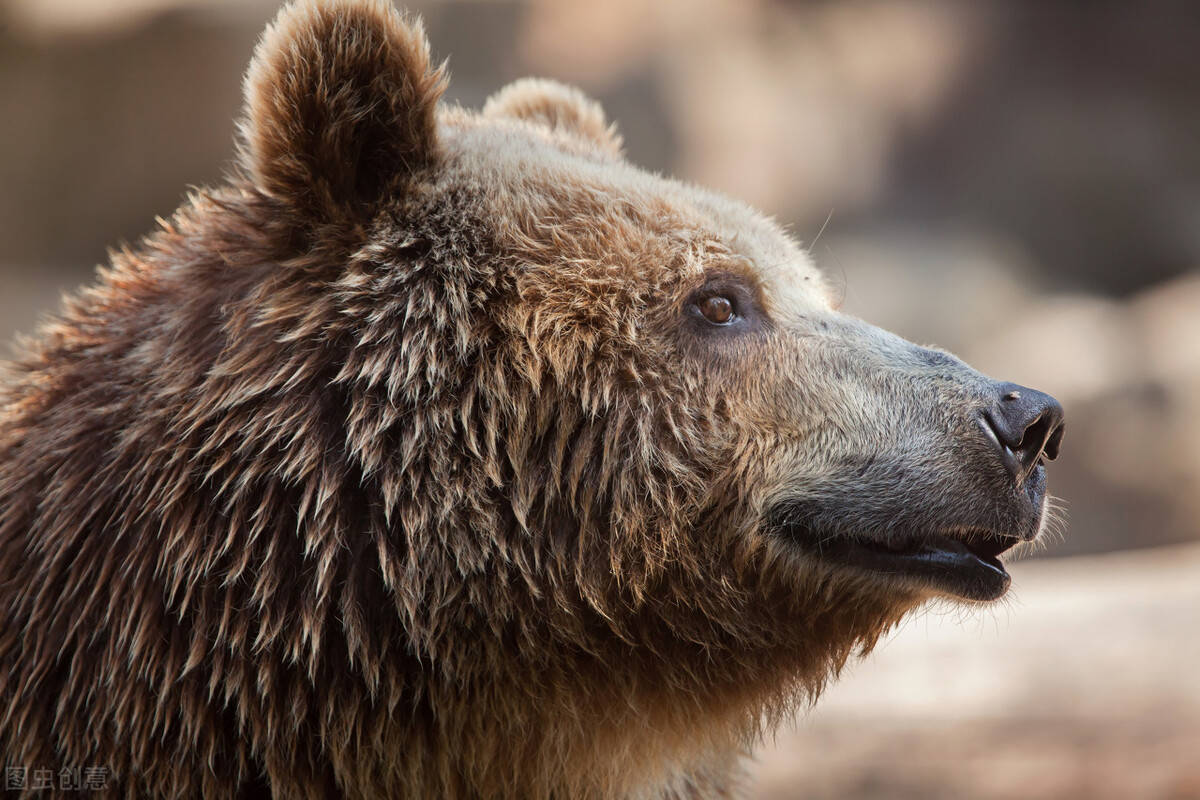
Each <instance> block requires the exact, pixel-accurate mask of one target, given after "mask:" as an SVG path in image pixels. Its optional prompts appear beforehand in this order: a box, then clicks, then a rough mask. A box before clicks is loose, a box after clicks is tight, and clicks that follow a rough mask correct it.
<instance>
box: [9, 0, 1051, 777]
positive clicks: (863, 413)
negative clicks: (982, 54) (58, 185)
mask: <svg viewBox="0 0 1200 800" xmlns="http://www.w3.org/2000/svg"><path fill="white" fill-rule="evenodd" d="M444 83H445V75H444V72H443V71H442V70H441V69H436V68H433V67H432V66H431V64H430V57H429V48H428V45H427V44H426V42H425V39H424V36H423V33H422V30H421V27H420V25H419V24H418V23H416V22H415V21H411V20H406V19H405V18H403V17H402V16H401V15H400V14H399V13H398V12H396V11H395V10H394V9H392V8H391V7H390V6H389V5H388V4H387V3H386V0H336V1H334V2H317V1H316V0H302V1H301V2H297V3H295V4H293V5H291V6H289V7H287V8H285V9H284V10H283V11H282V12H281V13H280V15H279V17H278V18H277V19H276V21H275V22H274V23H273V24H272V25H271V26H270V28H269V29H268V30H267V32H266V33H265V35H264V36H263V38H262V41H261V43H260V44H259V46H258V49H257V52H256V54H255V56H254V60H253V63H252V64H251V66H250V69H249V72H248V75H247V78H246V90H245V91H246V105H245V114H244V117H243V118H242V120H241V123H240V138H239V156H238V162H237V166H236V168H235V170H234V172H233V174H232V175H231V177H230V178H229V180H228V182H227V183H226V184H225V185H223V186H220V187H218V188H216V189H213V190H209V191H203V192H197V193H195V194H194V195H192V196H191V197H190V198H189V199H188V201H187V202H186V203H185V204H184V205H183V207H182V208H180V209H179V210H178V211H177V212H176V214H175V215H174V216H173V217H172V218H171V219H170V220H169V221H167V222H164V223H162V225H161V229H160V230H158V231H157V232H155V233H154V234H152V235H151V236H149V237H148V238H147V239H146V240H144V241H143V242H142V243H141V244H140V245H138V246H137V247H136V248H132V249H125V250H122V251H120V252H118V253H115V254H114V255H113V256H112V263H111V266H109V267H108V268H106V269H104V270H102V271H101V274H100V276H99V278H98V280H97V282H96V284H95V285H94V286H92V287H91V288H87V289H84V290H83V291H82V292H80V293H79V294H77V295H76V296H74V297H73V298H71V299H70V300H68V301H67V302H66V304H65V305H64V307H63V309H62V310H61V312H60V313H59V315H58V316H57V318H56V319H55V320H54V321H52V322H50V323H48V324H46V325H45V326H43V327H42V329H41V330H40V333H39V334H38V336H37V338H36V339H34V340H32V341H31V342H28V343H27V347H26V352H25V354H24V355H23V356H22V357H21V360H20V362H19V363H18V364H16V365H14V368H13V370H12V375H11V377H10V379H9V381H8V383H7V385H6V387H5V389H4V394H3V396H2V400H0V403H2V404H0V615H2V618H0V755H2V756H3V760H4V763H5V765H7V766H11V767H13V768H14V771H13V772H12V774H11V775H9V776H8V777H10V778H12V779H14V780H16V779H17V778H20V779H21V780H24V778H25V775H26V774H34V771H45V772H48V771H50V770H53V771H54V773H55V774H56V775H57V774H59V771H66V772H64V773H63V774H70V773H69V771H70V770H80V769H84V770H91V771H92V772H91V773H89V777H91V778H95V777H96V774H97V773H96V771H97V770H99V771H100V772H99V773H98V774H99V776H100V778H102V784H103V785H104V786H105V787H106V788H107V789H108V790H109V791H111V792H113V793H115V794H116V795H123V796H127V797H172V798H190V797H199V796H204V797H212V798H227V797H252V796H253V797H258V796H275V797H311V798H325V797H355V798H379V797H487V798H491V797H530V798H551V797H554V798H568V797H570V798H575V797H581V798H586V797H644V798H650V797H709V796H712V797H726V796H731V795H734V794H736V793H737V791H738V785H739V774H740V767H739V764H740V761H741V759H742V758H743V755H744V753H746V752H747V750H748V748H749V747H751V746H752V745H753V743H754V742H755V741H756V739H757V738H758V737H759V735H760V734H761V733H762V732H763V731H765V730H768V729H770V727H771V726H772V725H774V724H775V723H776V722H777V721H778V720H779V719H781V718H782V717H784V716H785V715H787V714H788V713H789V712H790V711H791V710H792V709H793V708H794V707H795V706H796V705H797V704H798V703H802V702H805V701H807V700H808V699H811V698H812V697H814V696H815V695H816V693H817V692H819V690H820V688H821V687H822V685H823V683H824V682H825V681H826V679H827V678H828V677H830V676H831V675H832V674H834V673H836V671H837V670H838V668H839V667H840V666H841V665H842V664H843V663H844V662H845V660H846V659H847V658H848V657H849V655H851V654H852V653H854V652H861V651H865V650H867V649H869V648H870V647H871V645H872V643H873V642H874V641H875V640H876V638H877V637H878V636H879V635H880V634H881V633H882V632H883V631H885V630H886V629H887V628H888V627H889V626H891V625H892V624H893V623H895V622H896V620H897V619H899V618H900V617H901V616H902V615H903V614H905V613H906V612H908V611H910V610H912V609H914V608H916V607H917V606H919V605H921V604H922V603H923V602H924V601H926V600H928V599H929V598H932V597H935V596H942V597H952V598H960V599H964V600H966V601H968V602H978V601H985V600H989V599H993V598H995V597H998V596H999V595H1001V594H1002V593H1003V592H1004V591H1005V589H1006V588H1007V585H1008V575H1007V573H1006V572H1005V570H1004V567H1003V565H1002V564H1001V562H1000V561H999V560H998V558H997V556H998V555H999V554H1000V553H1001V552H1002V551H1004V550H1006V549H1008V548H1009V547H1011V546H1013V545H1014V544H1017V543H1019V542H1023V541H1028V540H1031V539H1033V538H1035V537H1036V536H1037V535H1038V533H1039V530H1040V529H1041V527H1042V526H1043V524H1044V518H1045V512H1044V509H1045V507H1046V492H1045V471H1044V467H1043V463H1042V462H1043V460H1044V459H1046V458H1053V457H1054V455H1055V453H1056V451H1057V448H1058V443H1059V439H1060V438H1061V435H1062V424H1061V417H1062V412H1061V409H1060V408H1059V407H1058V405H1057V404H1056V403H1055V402H1054V401H1053V400H1052V399H1051V398H1049V397H1047V396H1046V395H1043V394H1040V393H1038V392H1034V391H1032V390H1028V389H1025V388H1022V387H1017V386H1014V385H1012V384H1001V383H996V382H993V381H991V380H989V379H987V378H985V377H983V376H982V375H980V374H979V373H977V372H975V371H973V370H972V369H970V368H969V367H967V366H966V365H965V364H963V363H962V362H961V361H959V360H957V359H956V358H954V357H953V356H950V355H948V354H947V353H945V352H942V351H938V350H934V349H927V348H923V347H918V346H915V345H913V344H910V343H908V342H906V341H904V340H902V339H899V338H897V337H895V336H892V335H890V334H888V333H885V332H883V331H881V330H879V329H876V328H873V327H871V326H869V325H867V324H865V323H863V322H860V321H858V320H855V319H852V318H849V317H847V316H845V315H842V314H840V313H838V312H837V311H835V310H834V309H833V308H832V307H831V303H830V299H829V293H828V292H827V291H826V289H825V287H824V284H823V283H822V280H821V278H820V276H819V275H818V273H817V272H816V271H815V270H814V268H813V266H812V264H811V262H810V259H809V258H808V256H807V255H806V254H805V252H804V251H803V250H802V249H801V247H800V246H799V245H798V244H797V243H796V242H794V241H793V240H792V239H791V238H789V237H788V236H787V235H786V234H785V233H784V232H783V231H782V230H781V229H780V227H779V226H777V225H776V224H774V223H772V222H771V221H769V220H768V219H765V218H764V217H763V216H761V215H760V214H758V213H757V212H755V211H753V210H751V209H750V208H747V207H746V206H744V205H742V204H740V203H737V202H735V201H732V200H729V199H726V198H724V197H721V196H719V195H716V194H713V193H711V192H708V191H705V190H703V189H699V188H696V187H693V186H689V185H686V184H683V183H679V182H676V181H673V180H670V179H667V178H663V177H659V176H655V175H650V174H647V173H645V172H642V171H639V170H638V169H636V168H635V167H633V166H631V165H630V164H629V163H627V162H626V161H625V160H624V158H623V157H622V149H621V140H620V138H619V136H618V135H617V134H616V132H615V130H614V128H613V127H612V126H611V125H610V124H609V123H608V122H607V121H606V119H605V117H604V115H603V113H602V112H601V110H600V108H599V107H598V106H597V105H596V104H595V103H594V102H592V101H590V100H589V99H587V98H586V97H584V96H583V95H581V94H580V93H579V92H578V91H576V90H574V89H570V88H567V87H565V86H561V85H559V84H555V83H551V82H546V81H534V80H527V81H521V82H518V83H516V84H514V85H512V86H509V87H508V88H506V89H504V90H502V91H501V92H500V93H499V94H497V95H496V96H494V97H493V98H492V99H491V100H489V101H488V103H487V104H486V106H485V107H484V109H483V110H482V112H479V113H475V112H471V111H467V110H464V109H461V108H457V107H452V106H448V105H445V104H443V103H441V102H440V101H439V95H440V94H441V92H442V88H443V86H444ZM24 770H27V771H28V772H27V773H26V772H23V771H24ZM27 788H31V787H27ZM59 788H60V789H61V788H63V787H62V786H60V787H59Z"/></svg>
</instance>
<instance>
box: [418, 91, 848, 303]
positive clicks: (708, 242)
mask: <svg viewBox="0 0 1200 800" xmlns="http://www.w3.org/2000/svg"><path fill="white" fill-rule="evenodd" d="M440 122H441V125H440V128H441V130H440V138H441V141H442V147H443V155H444V158H445V162H444V166H445V168H446V172H445V174H447V176H448V179H449V180H450V181H451V182H452V183H453V184H454V185H455V186H457V187H460V188H461V187H464V184H465V188H466V189H467V190H468V191H469V192H470V194H471V195H472V196H474V197H478V198H481V201H480V202H481V203H483V204H484V208H482V209H481V211H482V212H483V213H484V214H485V215H486V217H487V218H488V219H489V220H490V221H491V224H492V228H493V230H494V232H495V233H496V235H497V236H498V237H499V238H500V240H501V241H502V242H507V243H508V244H510V245H511V246H512V248H513V249H514V250H517V251H519V250H521V249H522V248H523V247H528V246H529V243H530V242H536V241H539V240H541V239H544V238H547V237H551V238H553V241H554V248H555V252H561V253H563V254H564V255H566V254H567V253H569V258H570V259H572V260H575V261H581V260H586V259H588V258H589V257H590V258H593V259H594V260H596V261H611V260H613V259H619V258H620V257H621V250H622V249H624V248H633V247H636V248H637V249H638V250H641V251H644V250H645V249H647V248H652V247H653V245H655V244H658V245H660V246H661V248H662V249H663V250H664V251H667V250H669V249H670V247H671V245H670V243H676V245H678V243H680V242H693V243H703V244H704V247H703V248H701V249H702V251H705V252H710V253H713V254H714V256H713V258H705V257H700V258H664V259H662V260H661V261H657V262H655V263H654V269H657V270H676V271H678V272H680V273H681V274H680V275H679V277H680V278H682V281H683V282H684V283H685V284H695V283H698V282H700V281H702V280H703V275H704V273H705V272H706V271H707V270H709V269H713V268H720V265H721V264H722V263H728V262H729V261H730V260H736V261H737V262H738V263H739V264H740V265H741V267H740V268H739V270H738V271H739V272H749V273H750V274H752V275H753V276H754V278H755V279H756V280H757V282H758V284H759V287H760V288H761V290H762V294H763V297H764V299H765V300H766V301H767V304H768V306H769V309H770V310H771V311H772V312H773V313H774V314H775V315H776V316H779V317H783V318H784V319H786V317H788V316H790V315H801V314H804V313H805V312H811V311H818V310H829V309H830V307H831V305H832V302H831V294H832V293H831V292H830V290H829V286H828V284H827V283H826V281H825V279H824V276H823V275H822V273H821V272H820V271H819V270H818V269H817V268H816V266H815V265H814V263H813V260H812V258H811V257H810V255H809V253H808V252H807V251H806V250H805V249H804V248H803V247H801V246H800V244H799V243H798V242H797V241H796V240H795V239H793V238H792V237H791V236H789V235H788V234H787V233H786V232H785V231H784V230H783V229H782V227H780V226H779V224H778V223H776V222H775V221H774V220H772V219H770V218H768V217H767V216H765V215H764V214H762V213H760V212H759V211H757V210H755V209H753V208H752V207H750V206H748V205H746V204H745V203H742V202H740V201H737V200H734V199H732V198H729V197H726V196H724V195H722V194H720V193H718V192H714V191H710V190H707V189H704V188H701V187H698V186H695V185H692V184H689V183H685V182H682V181H678V180H674V179H672V178H667V177H663V176H661V175H657V174H653V173H650V172H647V171H645V170H642V169H639V168H637V167H635V166H633V165H632V164H630V163H629V162H627V161H625V160H624V159H622V158H616V157H613V156H612V155H610V154H608V153H605V152H602V151H600V150H598V149H597V148H595V147H594V146H592V145H590V144H589V143H588V142H585V141H582V140H580V139H578V138H576V137H573V136H571V135H569V134H564V133H562V132H558V131H553V130H550V129H548V128H546V127H544V126H541V125H538V124H535V123H529V122H525V121H522V120H506V119H483V118H480V117H479V116H478V115H475V114H473V113H470V112H465V111H463V110H461V109H449V110H447V112H445V113H443V114H442V117H441V120H440ZM718 254H719V255H718ZM781 321H782V320H781Z"/></svg>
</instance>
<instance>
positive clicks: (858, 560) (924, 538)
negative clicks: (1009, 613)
mask: <svg viewBox="0 0 1200 800" xmlns="http://www.w3.org/2000/svg"><path fill="white" fill-rule="evenodd" d="M1017 542H1018V539H1016V538H1015V537H1011V536H998V535H995V534H971V535H968V536H964V537H962V538H959V537H951V536H945V535H942V534H926V535H921V536H912V537H907V538H903V539H892V540H889V541H886V542H884V541H871V540H866V539H839V540H837V541H835V542H832V543H830V542H826V543H824V544H823V545H822V546H821V548H820V551H819V555H820V556H821V558H822V559H823V560H826V561H832V562H834V563H840V564H844V565H846V566H849V567H853V568H856V569H862V570H867V571H869V572H872V573H876V574H880V575H883V576H888V577H896V578H901V579H910V580H913V581H915V582H918V583H922V584H924V585H926V586H928V587H929V588H932V589H934V590H937V591H940V592H942V593H946V594H951V595H954V596H956V597H959V598H962V599H964V600H995V599H996V598H998V597H1000V596H1002V595H1003V594H1004V593H1005V591H1007V590H1008V586H1009V583H1010V582H1011V578H1010V576H1009V574H1008V571H1007V570H1005V568H1004V565H1003V564H1002V563H1000V560H999V558H998V556H999V555H1000V554H1001V553H1003V552H1004V551H1005V550H1008V549H1009V548H1011V547H1013V546H1014V545H1016V544H1017Z"/></svg>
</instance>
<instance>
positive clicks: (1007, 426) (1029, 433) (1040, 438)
mask: <svg viewBox="0 0 1200 800" xmlns="http://www.w3.org/2000/svg"><path fill="white" fill-rule="evenodd" d="M996 391H997V394H998V395H999V398H998V399H997V400H996V401H995V403H994V404H993V405H992V407H991V408H990V409H988V410H987V411H985V412H984V414H983V418H984V421H985V422H986V424H987V428H988V430H989V432H990V433H991V435H992V438H993V439H994V442H993V443H994V444H995V445H996V447H997V449H998V450H999V451H1000V460H1001V461H1003V462H1004V466H1005V467H1006V468H1007V469H1008V471H1009V473H1010V474H1011V475H1012V476H1013V478H1014V479H1015V480H1016V482H1017V485H1018V486H1019V485H1021V484H1022V483H1024V482H1025V479H1026V478H1027V477H1028V476H1029V473H1030V472H1032V471H1033V468H1034V467H1035V466H1037V464H1038V462H1039V461H1040V460H1041V459H1042V458H1046V459H1049V460H1051V461H1053V460H1054V459H1055V458H1057V457H1058V447H1059V444H1060V443H1061V442H1062V437H1063V408H1062V405H1061V404H1060V403H1059V402H1058V401H1057V400H1055V399H1054V398H1053V397H1051V396H1050V395H1048V394H1046V393H1044V392H1039V391H1037V390H1036V389H1030V388H1028V387H1025V386H1019V385H1017V384H1015V383H1001V384H998V385H997V387H996Z"/></svg>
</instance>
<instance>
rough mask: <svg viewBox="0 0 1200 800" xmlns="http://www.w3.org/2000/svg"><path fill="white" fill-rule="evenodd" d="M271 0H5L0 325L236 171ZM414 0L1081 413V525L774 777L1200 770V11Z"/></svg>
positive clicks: (1179, 774)
mask: <svg viewBox="0 0 1200 800" xmlns="http://www.w3.org/2000/svg"><path fill="white" fill-rule="evenodd" d="M276 6H277V3H276V2H275V0H210V2H204V1H203V0H0V341H4V342H7V341H9V340H11V338H12V337H13V335H14V334H15V333H16V332H18V331H30V330H31V329H32V327H33V326H34V324H35V321H36V319H37V318H38V317H39V315H41V314H43V313H45V312H46V311H47V310H50V309H52V308H53V307H54V306H55V305H56V303H57V302H58V297H59V295H60V293H61V292H62V291H64V290H66V289H69V288H71V287H74V286H76V285H78V284H80V283H81V282H84V281H86V280H88V278H89V276H90V275H91V274H92V272H93V270H94V268H95V265H96V264H98V263H100V262H102V261H103V260H104V259H105V250H106V248H107V247H108V246H111V245H114V244H117V243H119V242H121V241H133V240H135V239H136V238H137V237H138V236H139V235H141V234H143V233H145V232H147V231H148V230H150V229H151V228H152V226H153V220H154V217H155V216H156V215H160V216H166V215H169V214H170V213H171V211H172V210H173V209H174V208H175V207H176V206H177V205H178V203H179V201H180V199H181V197H182V195H183V193H184V191H185V189H186V187H187V186H189V185H203V184H211V183H215V182H217V181H219V180H220V178H221V175H222V171H223V169H224V168H225V167H226V165H227V164H228V162H229V159H230V158H231V156H232V152H233V147H232V136H233V119H234V117H235V115H236V114H237V113H238V108H239V104H240V86H239V84H240V79H241V74H242V71H243V69H244V68H245V66H246V64H247V62H248V60H249V58H250V53H251V50H252V47H253V45H254V42H255V39H256V37H257V35H258V33H259V31H260V30H261V29H262V27H263V26H264V25H265V23H266V22H267V20H268V19H269V18H270V17H271V16H272V14H273V13H274V10H275V8H276ZM410 7H411V8H413V9H414V10H416V11H418V12H420V13H421V14H422V15H423V16H424V18H425V20H426V23H427V26H428V29H429V34H430V38H431V40H432V42H433V46H434V50H435V53H436V54H437V55H438V57H439V58H448V59H449V61H450V68H451V72H452V75H453V81H452V83H451V88H450V91H449V97H450V98H451V99H453V100H455V101H458V102H460V103H462V104H464V105H467V106H474V107H477V106H479V105H480V104H482V102H483V101H484V99H485V98H486V97H487V96H488V95H489V94H490V93H491V92H493V91H494V90H496V89H498V88H499V87H500V86H502V85H503V84H504V83H506V82H508V81H509V80H512V79H514V78H517V77H520V76H523V75H527V74H536V75H544V76H549V77H555V78H558V79H560V80H564V81H567V82H572V83H575V84H578V85H579V86H581V87H582V88H584V89H585V90H586V91H588V92H589V93H591V94H592V95H593V96H595V97H597V98H598V99H599V100H601V101H602V103H603V104H604V105H605V107H606V109H607V110H608V113H609V115H610V116H611V117H612V118H613V119H615V120H616V121H617V122H618V124H619V125H620V127H621V130H622V132H623V133H624V135H625V138H626V142H627V149H628V154H629V157H630V158H631V159H632V160H633V161H635V162H637V163H639V164H642V165H644V166H646V167H649V168H651V169H654V170H659V171H662V172H666V173H671V174H674V175H676V176H679V177H681V178H685V179H688V180H692V181H695V182H698V183H702V184H705V185H708V186H711V187H713V188H716V189H719V190H722V191H725V192H728V193H730V194H733V195H736V196H738V197H741V198H743V199H745V200H747V201H749V202H751V203H753V204H754V205H757V206H759V207H761V208H763V209H765V210H767V211H768V212H770V213H772V214H774V215H776V216H777V217H778V218H779V219H780V220H782V221H783V222H784V223H785V224H787V226H788V227H789V228H790V229H791V230H792V231H793V232H794V233H795V235H796V236H797V237H799V238H800V239H801V240H803V241H805V242H806V243H811V246H812V251H813V254H814V256H815V258H816V260H817V262H818V263H819V264H821V265H822V267H823V268H824V269H825V271H826V272H827V273H828V274H829V276H830V278H831V280H832V283H833V284H834V286H835V287H836V290H837V292H838V293H839V295H840V296H842V297H843V299H844V306H843V307H844V310H846V311H847V312H849V313H852V314H856V315H858V316H862V317H865V318H867V319H868V320H870V321H872V322H874V323H876V324H880V325H882V326H884V327H887V328H890V329H892V330H894V331H896V332H897V333H899V334H901V335H903V336H905V337H907V338H909V339H913V340H915V341H918V342H920V343H924V344H937V345H940V346H943V347H946V348H948V349H950V350H952V351H954V352H956V353H957V354H959V355H961V356H962V357H964V358H965V359H966V360H967V361H969V362H970V363H972V364H973V365H974V366H976V367H978V368H979V369H981V370H983V371H984V372H986V373H989V374H991V375H993V376H995V377H1001V378H1004V379H1007V380H1013V381H1017V382H1019V383H1024V384H1028V385H1031V386H1035V387H1037V388H1040V389H1043V390H1046V391H1048V392H1050V393H1052V394H1054V395H1056V396H1057V397H1058V398H1059V399H1060V400H1062V401H1063V403H1064V405H1065V406H1066V407H1067V410H1068V414H1067V419H1068V423H1067V436H1066V443H1065V448H1064V451H1063V456H1062V458H1061V459H1060V460H1059V461H1058V462H1057V463H1055V464H1053V465H1051V469H1050V480H1051V489H1052V490H1053V491H1054V492H1055V493H1056V494H1058V495H1059V496H1061V497H1062V498H1063V504H1064V505H1065V507H1066V509H1067V517H1068V520H1069V524H1068V528H1067V535H1066V537H1065V539H1063V540H1061V541H1055V542H1052V543H1051V544H1050V546H1049V547H1047V548H1046V549H1045V551H1044V552H1043V553H1041V554H1040V555H1039V556H1037V557H1035V558H1033V559H1031V560H1029V561H1025V562H1022V563H1019V564H1017V565H1016V566H1015V567H1013V573H1014V586H1015V588H1014V591H1013V592H1012V595H1011V597H1010V598H1009V599H1008V600H1007V601H1006V602H1005V603H1004V604H1003V605H1001V606H999V607H997V608H991V609H987V610H984V611H982V612H978V611H972V612H969V613H968V612H965V611H961V610H948V609H936V608H935V609H933V610H932V611H930V612H929V613H927V614H924V615H921V616H918V617H916V618H914V619H912V620H909V621H908V622H907V623H906V624H905V625H904V627H903V628H902V629H901V630H900V631H898V632H897V633H896V634H895V635H894V636H892V637H890V638H889V639H888V640H887V641H886V642H884V643H883V644H881V645H880V647H879V648H878V649H877V650H876V652H875V653H874V654H873V655H871V656H870V657H869V658H868V659H866V660H865V661H863V662H861V663H857V664H853V665H851V666H849V667H848V668H847V671H846V674H845V675H844V677H843V680H842V681H841V682H840V683H839V684H837V685H836V686H835V687H834V688H833V689H832V690H830V691H829V692H828V693H827V695H826V696H825V697H824V698H823V699H822V701H821V702H820V703H819V704H818V705H817V707H816V709H815V710H814V711H812V712H810V713H808V714H806V715H804V716H803V717H801V718H799V719H798V720H797V721H796V723H795V726H794V729H792V730H788V731H785V732H783V733H781V734H780V736H779V738H778V739H777V741H776V742H775V743H774V745H773V746H771V747H770V748H768V749H766V750H765V751H764V752H762V753H761V755H760V757H759V758H758V760H757V762H756V764H755V767H754V769H755V792H756V796H759V797H763V798H776V799H778V800H783V799H784V798H826V797H828V798H867V797H881V798H894V797H899V798H961V797H971V798H975V797H978V798H1132V797H1137V798H1151V797H1164V798H1167V797H1169V798H1186V797H1200V675H1198V670H1200V667H1198V665H1200V102H1198V100H1200V93H1198V92H1200V5H1198V4H1195V3H1191V2H1178V3H1174V4H1171V3H1165V2H1162V3H1160V2H1143V3H1119V2H1103V1H1101V0H1097V2H1090V3H1082V2H1079V3H1075V2H1042V3H1015V2H1002V1H1001V0H977V1H976V2H971V3H960V2H950V1H947V2H906V1H902V0H843V2H809V3H801V2H793V3H787V2H768V0H748V1H747V0H728V2H717V1H716V0H696V1H691V2H682V1H680V2H674V1H672V0H665V1H664V2H656V3H644V2H636V1H635V0H612V1H611V2H605V3H598V2H560V1H557V0H555V1H553V2H552V1H551V0H529V1H528V2H509V1H508V0H503V1H501V0H496V1H494V2H429V1H428V0H426V1H424V2H414V3H412V4H410ZM818 234H819V236H818ZM5 355H7V353H5Z"/></svg>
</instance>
